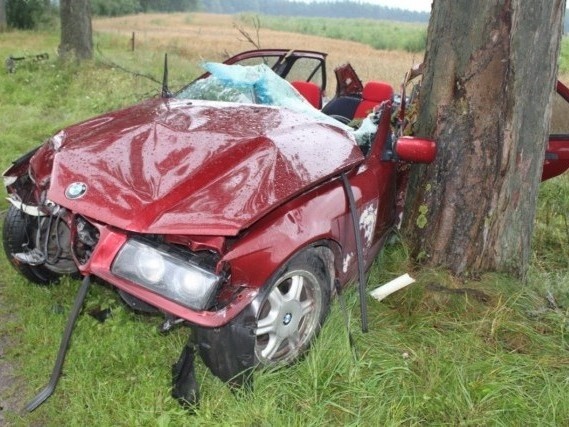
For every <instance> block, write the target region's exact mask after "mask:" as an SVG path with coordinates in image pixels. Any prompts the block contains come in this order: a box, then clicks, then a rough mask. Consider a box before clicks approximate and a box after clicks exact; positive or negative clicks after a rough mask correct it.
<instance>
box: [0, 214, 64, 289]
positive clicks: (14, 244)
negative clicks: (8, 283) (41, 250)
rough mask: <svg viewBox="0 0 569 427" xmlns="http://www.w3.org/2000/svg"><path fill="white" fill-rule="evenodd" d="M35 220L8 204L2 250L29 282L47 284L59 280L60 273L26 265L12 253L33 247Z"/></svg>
mask: <svg viewBox="0 0 569 427" xmlns="http://www.w3.org/2000/svg"><path fill="white" fill-rule="evenodd" d="M35 220H36V218H34V217H32V216H30V215H27V214H25V213H24V212H22V211H21V210H19V209H17V208H16V207H15V206H13V205H10V207H9V209H8V212H7V213H6V218H5V219H4V227H3V233H2V242H3V244H4V252H5V253H6V257H7V258H8V259H9V260H10V262H11V264H12V265H13V266H14V268H15V269H16V270H17V271H18V272H19V273H20V274H22V275H23V276H24V277H25V278H26V279H28V280H29V281H30V282H33V283H36V284H38V285H49V284H51V283H54V282H56V281H58V280H59V278H60V277H61V275H60V274H57V273H55V272H53V271H51V270H48V269H47V268H46V267H44V266H42V265H36V266H32V265H27V264H22V263H20V262H18V261H17V260H16V259H15V258H14V256H13V254H14V253H18V252H22V251H24V250H31V249H33V248H34V247H35V233H36V227H35Z"/></svg>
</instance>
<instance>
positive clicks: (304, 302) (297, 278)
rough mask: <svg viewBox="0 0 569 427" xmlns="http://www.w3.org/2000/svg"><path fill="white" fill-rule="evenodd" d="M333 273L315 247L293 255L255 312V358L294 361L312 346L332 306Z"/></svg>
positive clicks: (278, 362)
mask: <svg viewBox="0 0 569 427" xmlns="http://www.w3.org/2000/svg"><path fill="white" fill-rule="evenodd" d="M331 288H332V284H331V279H330V273H329V272H328V269H327V267H326V263H325V262H324V261H323V260H322V258H321V257H320V256H319V255H318V252H317V251H316V250H314V249H308V250H306V251H304V252H301V253H300V254H298V255H297V256H295V257H294V258H292V259H291V260H290V261H289V262H288V263H287V264H286V265H285V267H284V268H283V269H281V270H280V271H279V272H278V273H277V274H276V275H275V277H274V278H273V279H272V280H271V282H270V284H269V285H268V288H267V289H266V292H264V297H263V299H262V300H261V302H260V304H259V308H258V310H257V314H256V328H255V358H256V362H257V364H259V365H261V366H274V365H281V364H291V363H293V362H295V361H297V360H298V359H299V358H300V357H301V356H302V355H303V354H304V353H305V352H306V350H307V349H308V348H309V347H310V344H311V343H312V341H313V340H314V338H315V337H316V336H317V335H318V332H319V331H320V328H321V326H322V324H323V322H324V320H325V319H326V316H327V315H328V312H329V308H330V290H331Z"/></svg>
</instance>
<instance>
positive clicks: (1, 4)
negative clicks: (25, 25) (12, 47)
mask: <svg viewBox="0 0 569 427" xmlns="http://www.w3.org/2000/svg"><path fill="white" fill-rule="evenodd" d="M7 27H8V21H7V20H6V0H0V33H1V32H3V31H6V28H7Z"/></svg>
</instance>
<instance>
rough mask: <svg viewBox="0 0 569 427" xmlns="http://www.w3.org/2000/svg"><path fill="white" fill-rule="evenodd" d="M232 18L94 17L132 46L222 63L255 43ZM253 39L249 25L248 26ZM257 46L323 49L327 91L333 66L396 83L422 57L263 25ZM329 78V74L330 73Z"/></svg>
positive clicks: (198, 15)
mask: <svg viewBox="0 0 569 427" xmlns="http://www.w3.org/2000/svg"><path fill="white" fill-rule="evenodd" d="M234 23H239V22H238V21H237V18H236V17H232V16H229V15H214V14H205V13H192V14H187V13H177V14H140V15H131V16H125V17H117V18H105V19H96V20H94V22H93V27H94V30H95V31H97V32H104V33H111V34H121V35H128V36H130V35H131V34H132V32H135V34H136V42H137V46H139V47H140V48H144V45H145V44H148V45H153V46H159V47H164V48H165V49H166V50H167V48H168V47H169V46H175V48H176V52H177V53H178V54H179V55H182V56H183V57H185V58H186V59H188V60H190V61H194V60H195V61H201V60H204V59H207V60H213V61H222V60H223V59H225V58H226V57H227V56H228V55H229V56H231V55H234V54H236V53H239V52H241V51H244V50H250V49H253V48H254V47H253V46H252V45H251V44H250V43H249V42H247V41H245V40H244V38H243V36H241V35H240V34H239V32H238V31H237V29H236V28H235V26H234ZM245 29H247V30H248V31H249V33H250V34H251V35H252V36H254V37H255V30H254V28H252V27H251V28H247V27H245ZM259 39H260V43H261V47H264V48H286V49H292V48H296V49H307V50H316V51H321V52H327V53H328V61H327V62H328V69H327V74H328V76H329V77H328V84H329V86H328V92H329V93H333V90H334V88H333V87H331V86H332V85H333V83H334V78H333V69H334V68H335V67H336V66H338V65H340V64H343V63H345V62H349V63H351V64H352V66H353V67H354V68H355V70H356V71H357V72H358V74H359V76H360V78H361V79H362V80H363V81H367V80H385V81H388V82H389V83H391V84H392V85H393V86H394V87H396V88H397V87H399V85H400V84H401V80H402V79H403V76H404V75H405V72H406V71H407V70H408V69H409V68H410V67H411V66H412V65H413V64H414V63H417V62H421V61H422V59H423V58H422V56H419V55H416V54H411V53H408V52H403V51H382V50H376V49H373V48H371V47H369V46H366V45H363V44H361V43H355V42H350V41H343V40H334V39H329V38H324V37H316V36H310V35H303V34H297V33H287V32H282V31H273V30H269V29H266V28H263V27H262V21H261V30H260V32H259ZM330 76H332V77H330Z"/></svg>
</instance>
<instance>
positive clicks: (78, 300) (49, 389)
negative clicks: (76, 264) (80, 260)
mask: <svg viewBox="0 0 569 427" xmlns="http://www.w3.org/2000/svg"><path fill="white" fill-rule="evenodd" d="M90 284H91V276H85V278H84V279H83V283H81V287H80V288H79V291H78V292H77V296H76V297H75V303H74V304H73V308H72V309H71V311H70V312H69V317H68V318H67V325H66V326H65V331H64V332H63V337H62V338H61V343H60V344H59V352H58V353H57V359H56V361H55V365H54V367H53V371H52V372H51V377H50V379H49V382H48V383H47V385H46V386H45V387H44V389H43V390H42V391H40V392H39V393H38V394H37V395H36V396H35V397H34V398H33V399H32V401H31V402H30V403H28V404H27V405H26V408H25V409H26V411H28V412H32V411H33V410H34V409H36V408H37V407H38V406H40V405H41V404H42V403H43V402H45V401H46V400H47V399H48V398H49V397H50V396H51V395H52V394H53V392H54V390H55V387H56V386H57V383H58V382H59V377H60V376H61V371H62V369H63V362H64V361H65V355H66V354H67V350H68V348H69V342H70V341H71V333H72V332H73V328H74V327H75V322H76V320H77V317H78V316H79V313H80V312H81V307H83V301H85V297H86V296H87V291H88V290H89V285H90Z"/></svg>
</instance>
